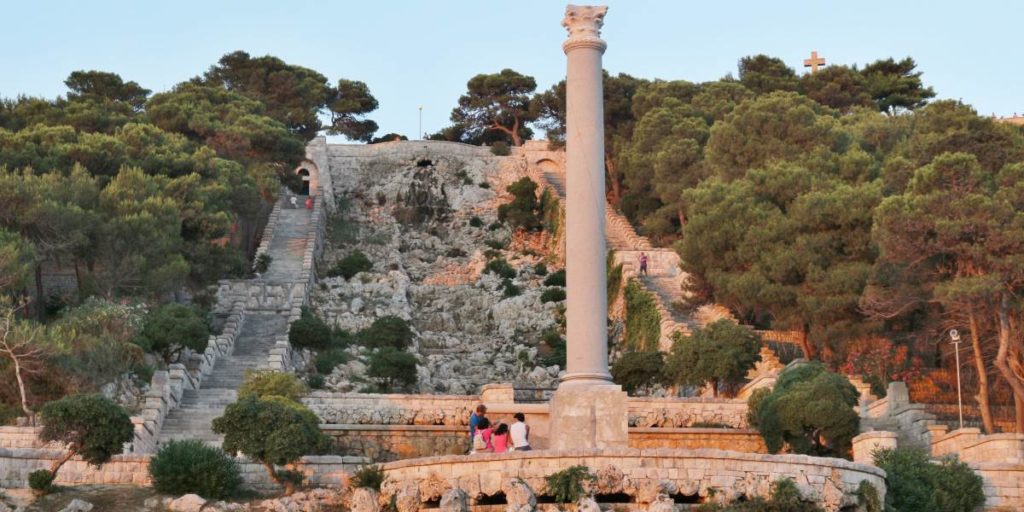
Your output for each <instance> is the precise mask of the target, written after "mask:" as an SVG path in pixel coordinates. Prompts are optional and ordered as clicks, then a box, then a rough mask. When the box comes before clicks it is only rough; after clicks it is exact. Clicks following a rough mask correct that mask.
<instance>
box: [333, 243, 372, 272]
mask: <svg viewBox="0 0 1024 512" xmlns="http://www.w3.org/2000/svg"><path fill="white" fill-rule="evenodd" d="M371 270H373V262H371V261H370V258H368V257H367V256H366V255H365V254H363V253H362V251H360V250H358V249H356V250H354V251H352V252H351V253H349V254H348V255H347V256H345V257H344V258H342V259H340V260H338V262H337V263H335V264H334V268H331V269H330V270H328V271H327V277H338V276H341V277H344V278H345V279H346V280H347V279H352V276H354V275H356V274H358V273H360V272H369V271H371Z"/></svg>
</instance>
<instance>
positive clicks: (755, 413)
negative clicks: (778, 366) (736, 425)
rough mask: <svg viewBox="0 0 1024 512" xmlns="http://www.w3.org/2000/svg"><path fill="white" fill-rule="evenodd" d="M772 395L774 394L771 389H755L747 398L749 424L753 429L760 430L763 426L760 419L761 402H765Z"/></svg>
mask: <svg viewBox="0 0 1024 512" xmlns="http://www.w3.org/2000/svg"><path fill="white" fill-rule="evenodd" d="M770 394H772V390H771V388H759V389H755V390H754V392H753V393H751V394H750V397H748V398H747V423H748V424H749V425H750V427H751V428H758V427H759V426H760V425H761V421H760V419H759V418H760V416H759V414H760V411H761V402H764V399H765V398H768V395H770Z"/></svg>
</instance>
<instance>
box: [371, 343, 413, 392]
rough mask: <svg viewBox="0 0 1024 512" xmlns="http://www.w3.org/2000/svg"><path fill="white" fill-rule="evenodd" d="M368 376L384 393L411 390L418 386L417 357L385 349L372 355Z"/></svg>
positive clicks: (390, 348) (393, 349) (392, 349)
mask: <svg viewBox="0 0 1024 512" xmlns="http://www.w3.org/2000/svg"><path fill="white" fill-rule="evenodd" d="M366 375H368V376H370V377H371V378H373V379H375V380H377V382H378V384H380V386H381V389H382V390H384V391H394V390H396V389H402V388H409V387H412V386H413V385H414V384H416V380H417V375H416V356H414V355H412V354H410V353H408V352H402V351H400V350H397V349H395V348H393V347H384V348H382V349H380V350H378V351H376V352H374V353H373V354H371V355H370V361H369V364H368V365H367V369H366Z"/></svg>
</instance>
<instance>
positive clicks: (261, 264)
mask: <svg viewBox="0 0 1024 512" xmlns="http://www.w3.org/2000/svg"><path fill="white" fill-rule="evenodd" d="M273 261H274V257H273V256H271V255H269V254H267V253H263V254H260V255H259V256H257V257H256V264H255V265H253V270H255V271H256V272H259V273H260V274H265V273H267V270H268V269H270V264H271V263H272V262H273Z"/></svg>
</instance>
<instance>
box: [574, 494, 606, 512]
mask: <svg viewBox="0 0 1024 512" xmlns="http://www.w3.org/2000/svg"><path fill="white" fill-rule="evenodd" d="M576 512H601V507H600V505H598V504H597V501H595V500H594V498H593V497H592V496H587V497H585V498H580V500H579V501H577V502H576Z"/></svg>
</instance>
